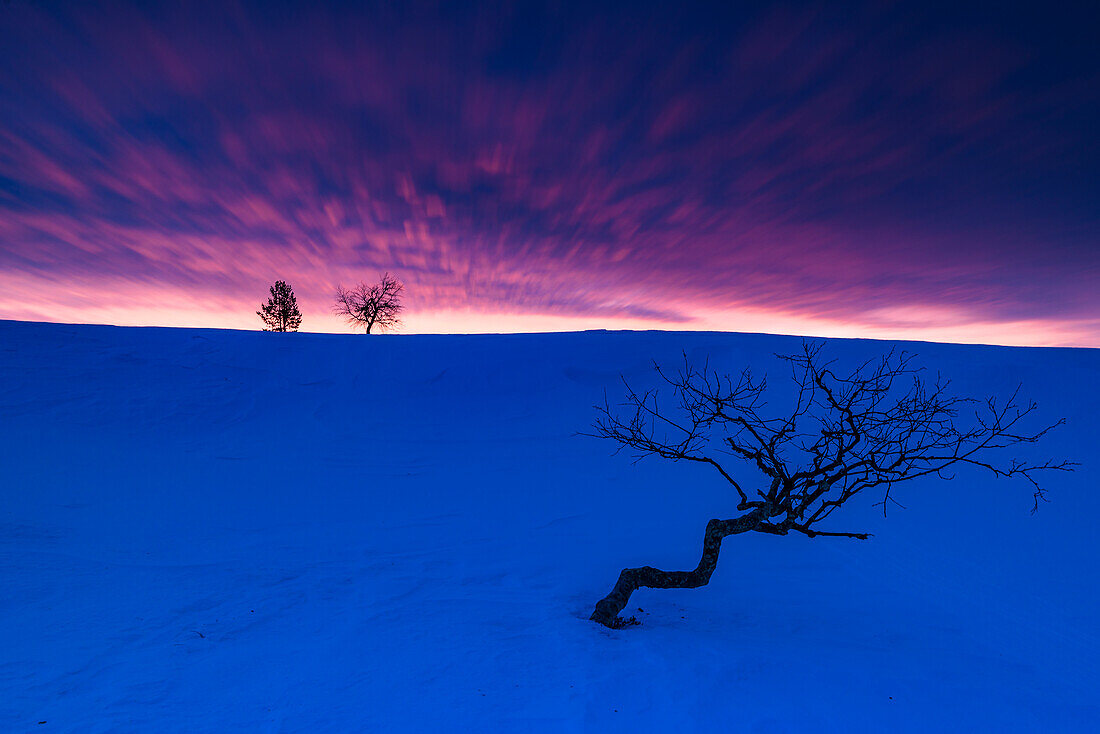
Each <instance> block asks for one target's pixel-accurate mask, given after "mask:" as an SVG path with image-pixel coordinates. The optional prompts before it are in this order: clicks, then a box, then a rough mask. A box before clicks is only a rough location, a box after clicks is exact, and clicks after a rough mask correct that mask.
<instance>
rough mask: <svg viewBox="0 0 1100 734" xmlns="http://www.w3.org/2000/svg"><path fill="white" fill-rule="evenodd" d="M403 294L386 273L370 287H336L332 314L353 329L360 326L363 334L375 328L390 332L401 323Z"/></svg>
mask: <svg viewBox="0 0 1100 734" xmlns="http://www.w3.org/2000/svg"><path fill="white" fill-rule="evenodd" d="M404 291H405V286H404V285H403V284H402V283H401V281H400V280H398V279H397V278H396V277H395V276H393V275H390V274H389V273H385V274H384V275H383V276H382V279H381V280H380V281H379V282H378V283H375V284H374V285H367V284H366V283H359V285H357V286H355V287H354V288H351V289H348V290H345V289H344V288H343V287H342V286H337V288H336V305H335V306H334V307H333V312H334V313H336V314H337V315H339V316H343V317H344V318H346V319H347V320H348V323H349V324H351V325H352V326H353V327H355V328H359V327H362V328H363V329H364V331H365V332H366V333H367V334H369V333H370V332H371V329H373V328H374V327H376V326H377V327H378V328H379V329H382V330H388V329H393V328H395V327H396V326H398V325H399V324H400V323H401V318H400V314H401V311H403V310H404V308H405V307H404V306H402V305H401V296H402V294H403V293H404Z"/></svg>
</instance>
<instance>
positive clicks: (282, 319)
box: [256, 280, 302, 331]
mask: <svg viewBox="0 0 1100 734" xmlns="http://www.w3.org/2000/svg"><path fill="white" fill-rule="evenodd" d="M256 315H257V316H259V317H260V318H261V319H263V322H264V323H265V324H266V325H267V326H266V327H264V331H297V330H298V327H299V326H301V325H302V312H301V311H299V310H298V299H296V298H295V297H294V289H292V288H291V287H290V286H289V285H287V283H286V282H285V281H282V280H277V281H275V285H273V286H271V295H270V297H269V298H268V299H267V303H264V304H261V305H260V310H259V311H257V312H256Z"/></svg>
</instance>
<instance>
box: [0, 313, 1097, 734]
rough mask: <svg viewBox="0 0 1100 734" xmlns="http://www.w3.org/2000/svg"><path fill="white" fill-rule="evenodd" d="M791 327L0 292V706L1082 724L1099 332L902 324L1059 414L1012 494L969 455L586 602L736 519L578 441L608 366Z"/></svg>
mask: <svg viewBox="0 0 1100 734" xmlns="http://www.w3.org/2000/svg"><path fill="white" fill-rule="evenodd" d="M798 345H799V340H798V339H797V338H791V337H776V336H760V335H740V334H707V333H692V334H681V333H659V332H651V333H637V332H619V333H604V332H588V333H578V334H543V335H512V336H370V337H365V336H336V335H313V334H272V333H258V332H234V331H216V330H189V329H135V328H128V329H122V328H113V327H96V326H65V325H49V324H27V323H18V322H0V492H2V498H0V500H2V501H0V553H2V559H0V589H2V590H3V591H2V595H0V640H2V642H0V731H3V732H22V731H27V732H31V731H34V732H40V731H41V732H45V731H69V732H106V731H112V732H113V731H140V732H154V731H155V732H229V731H248V732H355V731H426V732H427V731H431V732H436V731H493V732H497V731H499V732H513V731H514V732H523V731H555V732H556V731H566V732H568V731H598V732H613V731H624V732H648V731H655V732H672V731H693V730H698V731H702V730H704V728H707V729H708V730H720V731H750V732H753V731H761V732H773V731H807V730H818V731H867V732H883V731H914V732H917V731H919V732H924V731H963V730H967V731H973V732H979V731H981V732H985V731H1027V732H1033V731H1097V730H1100V729H1098V722H1100V695H1098V692H1100V675H1098V672H1100V663H1098V659H1100V658H1098V653H1100V631H1098V624H1097V622H1098V620H1100V587H1098V582H1100V552H1098V547H1097V540H1096V538H1097V530H1096V522H1097V518H1098V517H1100V496H1098V495H1097V493H1096V491H1095V490H1096V487H1097V484H1098V482H1097V479H1098V472H1097V462H1096V456H1095V452H1096V447H1097V446H1098V445H1100V423H1098V420H1097V411H1098V408H1100V404H1098V388H1097V385H1098V384H1100V352H1098V351H1097V350H1086V349H1077V350H1068V349H1012V348H1000V347H970V346H947V345H936V344H913V345H909V348H911V349H913V350H915V351H916V352H918V353H919V354H920V359H921V362H922V363H923V364H924V365H926V366H927V367H929V368H930V369H931V370H933V371H934V370H937V369H938V370H940V371H942V372H943V373H944V374H945V375H948V376H950V377H953V378H954V380H955V384H956V385H957V386H958V388H959V390H960V392H967V393H975V394H980V393H985V392H986V391H997V392H1002V393H1003V392H1006V391H1011V389H1012V388H1013V387H1014V386H1015V385H1016V384H1017V383H1018V382H1021V381H1022V382H1023V383H1024V385H1025V392H1026V393H1027V395H1029V396H1031V397H1033V398H1035V399H1037V400H1038V401H1039V402H1040V406H1041V416H1042V417H1045V418H1050V419H1052V420H1053V419H1056V418H1058V417H1062V416H1064V417H1066V418H1067V420H1068V422H1069V425H1068V427H1067V428H1065V429H1061V430H1059V431H1057V432H1056V433H1054V434H1053V435H1052V436H1050V437H1049V440H1046V441H1045V442H1044V443H1043V444H1040V445H1039V446H1038V447H1025V450H1024V452H1023V453H1022V455H1024V456H1034V457H1038V456H1044V457H1045V456H1054V455H1057V456H1060V457H1066V458H1071V459H1075V460H1077V461H1081V462H1083V463H1084V466H1082V467H1081V468H1080V469H1079V470H1078V471H1077V472H1076V473H1074V474H1052V475H1051V476H1049V477H1048V479H1049V481H1048V485H1049V488H1050V497H1051V499H1052V502H1051V503H1050V504H1046V505H1043V506H1042V507H1041V508H1040V511H1039V513H1038V514H1037V515H1035V516H1032V515H1030V514H1029V509H1030V507H1031V502H1032V499H1031V491H1030V490H1029V489H1028V487H1027V486H1025V485H1024V484H1017V483H1011V482H1003V481H1000V482H998V481H995V480H992V479H990V478H989V477H988V476H987V475H984V474H981V473H978V472H977V471H969V470H966V471H960V472H959V473H958V476H957V477H956V479H955V480H954V481H953V482H942V481H935V480H929V481H921V482H919V483H914V484H912V485H911V486H907V487H905V489H904V491H898V492H897V493H896V496H897V498H898V500H899V501H901V502H902V503H903V504H905V505H906V506H907V507H908V509H907V510H904V511H903V510H895V511H891V513H890V516H889V517H888V518H887V519H885V520H884V519H883V518H882V516H881V512H880V511H879V510H876V509H874V508H872V507H870V504H871V502H872V501H873V500H874V499H875V498H873V497H868V498H866V500H865V501H863V502H853V503H852V505H851V506H850V507H849V508H846V510H845V511H844V512H842V513H839V514H838V515H836V524H835V527H834V528H833V529H838V530H847V531H870V532H873V533H875V537H874V538H873V539H871V540H869V541H865V542H861V541H857V540H848V539H835V538H816V539H812V540H811V539H809V538H805V537H801V536H797V537H796V536H793V535H792V536H788V537H775V536H769V535H761V534H756V533H750V534H747V535H739V536H735V537H731V538H729V539H727V541H726V543H725V547H724V549H723V554H722V558H721V561H720V563H719V567H718V571H717V572H716V574H715V576H714V578H713V579H712V581H711V583H710V585H709V586H708V587H705V588H702V589H697V590H678V591H653V590H641V591H639V592H637V593H636V594H635V595H634V597H633V599H632V601H631V605H630V607H628V609H627V612H628V613H630V614H634V615H636V616H637V617H638V618H639V619H640V620H641V622H642V625H641V626H638V627H632V628H627V629H623V630H614V631H612V630H607V629H604V628H602V627H599V626H597V625H595V624H593V623H591V622H589V621H588V620H587V617H588V615H589V613H590V612H591V609H592V605H593V604H594V603H595V602H596V601H597V600H598V599H599V598H601V597H602V596H603V595H604V594H606V593H607V591H608V590H609V589H610V588H611V585H612V584H613V583H614V581H615V578H616V577H617V575H618V572H619V570H620V569H621V568H623V567H624V566H636V565H647V564H648V565H656V566H659V567H663V568H668V569H688V568H691V567H693V566H694V565H695V563H696V561H697V560H698V555H699V549H700V544H701V542H702V534H703V529H704V526H705V524H706V522H707V520H708V519H709V518H711V517H722V516H731V515H733V514H736V511H735V509H734V505H735V497H734V496H733V493H732V492H731V491H728V490H727V488H726V486H724V485H723V482H722V480H721V478H720V477H719V476H718V475H717V474H715V473H713V472H708V471H707V470H706V469H707V467H701V466H695V465H691V466H688V465H684V464H676V465H674V464H670V463H667V462H662V461H660V460H656V459H653V460H647V461H643V462H641V463H639V464H637V465H633V464H631V462H630V460H629V459H628V458H627V457H626V456H624V455H620V456H612V455H611V449H612V448H613V447H612V446H611V445H610V444H607V443H605V442H602V441H599V440H596V439H592V438H585V437H580V436H577V435H574V434H575V432H577V431H583V430H585V429H586V427H587V426H588V425H589V424H590V423H591V421H592V419H593V417H594V414H593V410H592V405H593V404H594V403H596V402H598V401H600V400H602V396H603V390H604V388H605V387H606V388H607V389H608V390H609V394H610V395H611V397H612V398H614V397H616V396H618V395H620V392H619V390H620V388H619V385H618V383H617V380H618V375H619V374H620V373H623V374H625V375H626V376H627V377H628V378H630V379H631V380H633V381H634V382H636V383H637V384H639V385H645V384H646V383H647V381H651V380H652V379H653V374H652V370H651V366H650V361H651V360H653V359H657V360H659V361H661V362H662V363H665V364H671V363H675V362H676V361H677V360H678V359H679V358H680V352H681V350H685V351H686V352H687V353H688V354H689V355H690V356H694V357H697V358H698V357H702V356H704V355H710V357H711V360H712V365H714V366H719V367H723V368H729V369H730V370H731V371H732V370H739V369H740V368H741V367H742V366H743V365H744V364H751V365H754V366H755V367H757V368H758V369H767V368H769V367H770V368H772V369H771V372H772V374H773V379H774V380H775V382H776V383H777V384H781V381H780V380H779V379H778V378H779V376H780V375H779V368H778V366H777V365H776V364H775V363H774V361H773V358H772V357H771V355H772V353H774V352H777V351H778V352H790V351H793V350H795V349H797V348H798ZM888 346H889V345H888V344H886V343H883V342H874V341H844V340H833V341H832V342H831V343H830V346H829V347H828V349H829V350H830V353H831V354H832V355H834V356H837V357H839V358H841V360H842V361H844V362H848V363H851V362H854V361H855V360H857V359H858V360H863V359H864V358H867V357H871V356H874V355H877V354H879V353H880V352H881V351H882V350H884V349H885V348H887V347H888ZM739 476H743V477H746V478H751V476H752V475H751V474H749V473H746V472H741V473H740V474H739ZM639 608H640V609H644V611H640V609H639ZM42 721H44V722H46V723H44V724H40V723H39V722H42ZM712 727H713V728H712Z"/></svg>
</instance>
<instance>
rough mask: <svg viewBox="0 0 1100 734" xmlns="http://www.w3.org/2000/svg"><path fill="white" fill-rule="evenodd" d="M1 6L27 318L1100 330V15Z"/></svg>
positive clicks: (1070, 335)
mask: <svg viewBox="0 0 1100 734" xmlns="http://www.w3.org/2000/svg"><path fill="white" fill-rule="evenodd" d="M0 14H2V15H3V16H4V23H3V27H2V30H0V34H2V42H0V104H2V106H3V109H4V110H5V114H4V116H3V122H2V126H0V210H2V211H3V217H2V220H3V221H2V222H0V317H9V318H28V319H46V320H75V321H112V322H116V323H165V324H177V325H189V324H191V325H198V324H208V325H233V326H242V327H246V328H249V327H251V328H254V327H255V326H256V325H257V324H253V323H252V321H253V320H254V317H253V315H252V311H254V310H255V304H254V303H253V302H254V301H255V302H258V301H259V300H260V299H261V298H262V296H263V295H264V293H265V292H266V286H267V284H268V283H269V282H270V281H271V280H274V279H275V278H282V279H286V280H289V281H290V282H291V283H292V284H293V285H294V286H295V289H296V290H297V292H298V295H299V300H300V302H301V303H302V304H303V305H304V306H305V309H306V319H305V322H304V324H303V326H304V328H307V329H336V328H339V324H338V322H337V321H335V320H334V319H333V318H332V317H331V315H330V314H329V313H328V311H329V307H328V304H329V302H330V297H331V292H332V291H333V290H334V289H335V286H336V285H337V284H339V283H344V284H348V283H351V282H353V281H355V280H358V279H360V278H367V279H369V278H372V277H375V276H376V275H377V274H378V273H379V272H381V271H383V270H390V271H392V272H396V273H398V274H399V275H400V276H401V277H402V278H404V279H405V281H406V282H407V283H408V286H409V288H408V292H409V298H410V303H409V318H408V328H409V329H410V330H413V331H428V330H445V331H464V330H538V329H544V328H575V327H590V326H606V327H610V328H615V327H622V326H630V327H638V326H657V327H663V328H669V327H673V328H724V329H734V330H767V331H785V332H798V333H813V334H866V335H876V336H898V337H905V336H912V337H919V338H931V339H944V340H961V341H992V342H999V343H1031V344H1050V343H1067V344H1085V345H1092V346H1098V345H1100V296H1098V295H1097V293H1098V291H1100V288H1097V283H1098V282H1100V204H1098V203H1097V202H1100V135H1098V134H1097V132H1096V131H1097V129H1100V126H1098V124H1097V123H1098V121H1100V50H1098V48H1100V44H1097V43H1096V40H1095V39H1096V37H1097V36H1098V35H1100V34H1098V31H1100V17H1098V15H1100V13H1098V11H1097V9H1096V5H1095V4H1081V5H1077V6H1074V5H1071V4H1061V3H1059V4H1054V3H1042V4H1041V3H1032V4H1026V5H1025V4H1004V3H996V4H994V3H986V4H972V5H971V4H966V3H898V4H892V5H888V4H875V3H871V4H841V3H816V4H801V3H793V4H783V5H775V4H763V3H742V4H732V3H726V4H722V5H720V6H713V7H707V6H702V5H692V6H690V7H687V8H679V7H677V8H673V7H671V4H644V3H630V4H620V5H606V4H593V3H584V4H575V5H572V6H566V7H559V6H556V5H535V4H525V5H523V6H522V7H510V6H507V5H489V4H478V5H461V6H458V5H457V4H456V5H454V6H452V5H435V4H421V3H401V4H393V5H389V6H369V7H362V6H360V5H359V4H350V3H349V4H331V3H312V4H308V5H307V4H280V3H262V4H247V3H246V4H238V3H224V2H219V3H210V4H204V3H178V4H171V5H155V4H145V3H142V4H100V3H96V4H91V3H48V2H46V3H29V2H20V0H12V2H11V3H10V4H6V5H3V6H0Z"/></svg>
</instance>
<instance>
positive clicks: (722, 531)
mask: <svg viewBox="0 0 1100 734" xmlns="http://www.w3.org/2000/svg"><path fill="white" fill-rule="evenodd" d="M822 347H823V344H804V345H803V349H802V352H801V353H800V354H795V355H790V356H780V359H782V360H784V361H786V362H787V363H788V364H789V366H790V368H791V376H792V378H793V380H794V383H795V385H796V387H797V390H796V393H795V397H794V398H793V403H794V405H793V406H792V407H791V408H790V410H788V411H785V412H783V413H769V412H768V411H767V405H766V403H765V401H764V395H765V391H766V389H767V382H766V379H764V378H761V379H756V378H754V377H753V375H752V373H751V372H750V371H749V370H748V369H746V370H744V371H743V372H741V374H740V375H739V376H737V377H736V379H735V378H732V377H730V376H728V375H725V376H719V375H718V374H717V373H716V372H713V371H711V370H710V368H709V365H707V364H704V365H703V367H702V368H701V369H700V368H696V367H693V366H692V364H691V363H690V362H689V361H688V359H687V357H686V355H685V357H684V365H683V367H682V368H681V369H680V370H679V371H678V373H677V374H675V375H668V374H665V372H663V371H662V370H661V368H660V367H657V366H656V365H655V368H656V369H657V372H658V374H659V375H660V376H661V378H662V379H663V380H664V382H665V383H667V384H668V385H669V386H670V387H671V389H672V392H673V393H674V395H675V407H674V409H673V410H672V411H671V412H670V411H666V410H665V409H664V408H663V407H662V406H661V405H660V404H659V403H658V399H657V398H658V396H657V392H656V391H648V392H637V391H635V390H633V389H632V388H631V387H630V385H629V384H627V383H626V381H625V380H624V381H623V384H624V385H625V386H626V398H625V402H624V403H622V405H621V406H620V407H621V408H622V409H623V410H622V411H621V412H620V410H617V409H614V408H612V406H611V405H610V404H609V403H608V402H607V400H606V398H605V401H604V404H603V405H602V406H597V410H598V411H599V415H598V417H597V420H596V422H595V424H594V428H595V432H594V434H593V435H596V436H599V437H602V438H608V439H611V440H612V441H615V442H617V443H618V444H619V448H620V450H621V449H624V448H625V449H629V450H631V451H633V452H634V454H635V455H636V457H637V458H639V459H640V458H642V457H647V456H658V457H661V458H665V459H670V460H672V461H691V462H697V463H701V464H706V465H709V466H711V467H713V468H714V470H715V471H717V472H718V474H720V475H721V477H722V478H723V479H724V480H725V481H726V482H728V483H729V485H730V486H732V487H733V490H734V491H735V492H736V493H737V498H738V504H737V510H738V511H739V512H740V513H742V514H740V515H739V516H737V517H734V518H732V519H728V520H718V519H715V520H711V521H710V522H708V523H707V527H706V531H705V533H704V535H703V554H702V558H701V559H700V560H699V565H698V566H696V567H695V569H694V570H692V571H661V570H659V569H656V568H652V567H650V566H645V567H642V568H628V569H625V570H623V571H622V573H620V574H619V579H618V582H617V583H616V584H615V587H614V588H613V589H612V590H611V593H610V594H608V595H607V596H606V597H605V598H603V599H601V600H600V601H599V602H598V603H597V604H596V608H595V611H593V612H592V616H591V619H592V620H594V621H596V622H599V623H601V624H603V625H606V626H608V627H619V626H622V625H623V624H627V623H629V622H632V621H633V620H627V621H625V622H624V621H623V620H622V619H621V618H620V617H619V616H618V615H619V613H620V612H621V611H622V610H623V609H624V608H625V607H626V605H627V603H628V601H629V600H630V595H631V594H632V593H633V592H634V590H635V589H638V588H640V587H648V588H653V589H683V588H696V587H699V586H704V585H706V584H707V583H708V582H709V581H710V577H711V574H712V573H714V569H715V567H716V566H717V563H718V553H719V550H720V549H721V544H722V539H723V538H725V537H726V536H729V535H735V534H738V533H745V532H749V531H755V532H760V533H770V534H773V535H786V534H788V533H790V532H792V531H793V532H796V533H801V534H803V535H806V536H809V537H811V538H816V537H822V536H830V537H834V536H835V537H845V538H859V539H866V538H867V537H868V535H869V534H868V533H864V532H847V531H841V530H833V529H819V523H823V522H824V521H826V520H828V519H830V518H831V517H832V515H833V513H834V511H835V510H837V509H838V508H840V507H841V506H842V505H843V504H844V503H845V502H847V501H848V500H849V499H851V498H852V497H854V496H856V495H857V494H860V493H863V492H866V491H867V490H872V491H874V492H876V493H877V497H878V502H876V503H875V504H876V505H881V507H882V510H883V513H885V512H886V509H887V507H888V506H889V505H890V504H891V503H895V504H896V501H895V500H894V497H893V496H892V493H893V491H894V489H895V487H896V486H897V485H898V484H900V483H902V482H907V481H911V480H914V479H917V478H920V477H929V476H935V477H939V478H941V479H950V478H951V477H950V476H948V474H947V473H946V472H947V470H949V469H951V468H952V467H959V466H963V465H970V466H974V467H979V468H980V469H983V470H987V471H990V472H992V473H993V475H994V476H996V477H1017V478H1021V479H1023V480H1024V481H1026V482H1029V483H1030V486H1031V489H1032V491H1033V495H1034V497H1033V499H1034V506H1033V508H1032V511H1033V512H1034V511H1035V510H1037V509H1038V507H1039V502H1040V500H1045V499H1046V497H1045V493H1044V490H1043V488H1042V487H1041V486H1040V485H1039V483H1038V481H1037V479H1036V475H1037V474H1038V473H1039V472H1042V471H1045V470H1060V471H1071V470H1072V467H1073V466H1075V464H1073V463H1072V462H1067V461H1044V462H1039V463H1032V462H1028V461H1021V460H1019V459H1013V458H1010V459H1007V460H1003V461H996V460H994V459H993V458H990V455H991V454H996V450H997V449H1005V448H1008V447H1011V446H1015V445H1018V444H1026V443H1034V442H1036V441H1038V440H1039V439H1040V438H1042V437H1043V436H1044V435H1046V433H1047V432H1048V431H1050V430H1051V429H1053V428H1055V427H1056V426H1059V425H1061V424H1062V423H1063V422H1064V420H1059V421H1058V422H1057V423H1054V424H1050V425H1046V426H1045V427H1040V428H1035V429H1026V428H1024V424H1025V423H1027V422H1029V421H1028V419H1029V416H1032V414H1033V413H1034V412H1035V410H1036V407H1037V406H1036V404H1035V403H1031V402H1028V403H1021V402H1019V400H1018V393H1019V389H1017V391H1016V392H1015V393H1013V394H1012V395H1011V396H1010V397H1009V398H1008V399H1007V400H997V399H996V398H992V397H991V398H988V399H986V400H984V401H977V400H974V399H972V398H965V397H955V396H952V395H951V394H949V391H948V388H949V383H948V382H947V381H944V380H942V379H940V378H939V377H937V378H936V379H935V380H934V381H931V382H930V381H928V380H926V379H925V378H924V377H923V375H922V371H921V370H920V369H918V368H916V367H915V366H914V365H913V359H914V356H913V355H911V354H908V353H905V352H897V351H891V352H890V353H888V354H887V355H886V356H884V357H882V358H881V359H879V360H872V361H869V362H866V363H864V364H862V365H860V366H859V367H858V368H856V369H855V370H853V371H851V372H850V373H847V374H838V373H837V372H836V371H834V370H835V369H836V368H835V365H834V363H833V362H830V361H825V360H824V359H822V357H821V349H822ZM777 356H778V355H777ZM971 410H972V411H973V415H972V417H969V418H967V419H966V420H962V419H961V418H960V413H962V412H965V413H966V414H967V415H969V414H970V413H971ZM719 459H721V460H722V462H723V463H720V462H719ZM730 462H739V463H740V464H741V465H742V467H743V468H746V469H748V470H750V471H752V472H754V473H758V474H759V475H760V485H759V487H757V486H752V485H750V484H748V483H746V482H745V481H744V480H742V479H735V478H734V471H733V469H732V466H731V464H730Z"/></svg>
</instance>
